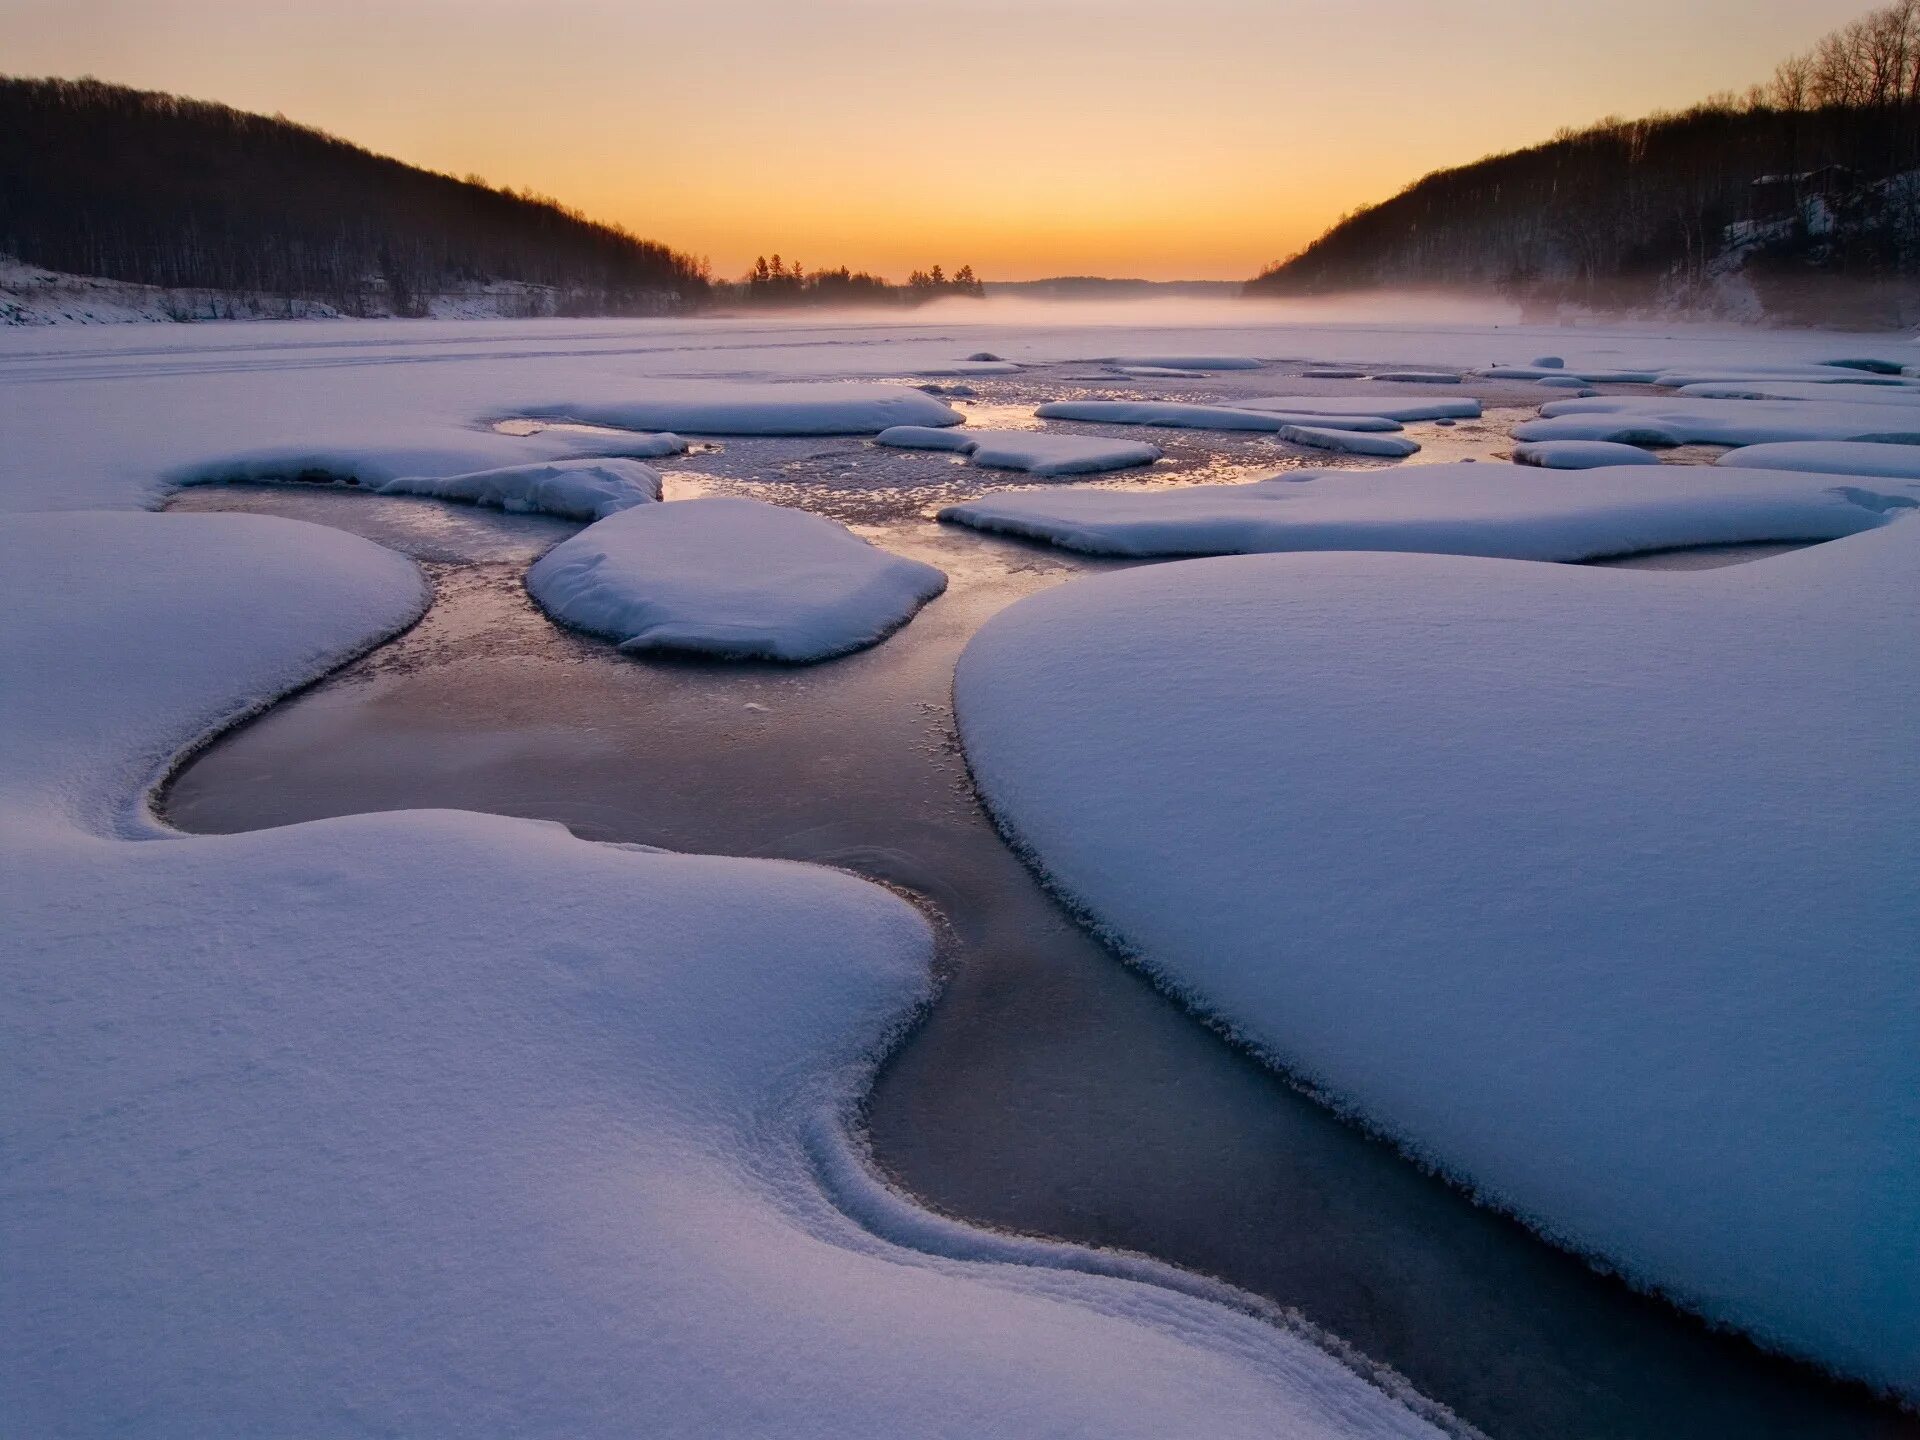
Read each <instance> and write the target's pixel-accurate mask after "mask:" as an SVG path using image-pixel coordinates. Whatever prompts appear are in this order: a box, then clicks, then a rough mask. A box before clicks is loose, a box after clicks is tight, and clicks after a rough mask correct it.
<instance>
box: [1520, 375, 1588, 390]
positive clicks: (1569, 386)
mask: <svg viewBox="0 0 1920 1440" xmlns="http://www.w3.org/2000/svg"><path fill="white" fill-rule="evenodd" d="M1534 383H1535V384H1539V385H1545V386H1547V387H1548V388H1549V389H1552V390H1577V391H1579V392H1580V393H1581V394H1582V395H1591V394H1592V393H1593V391H1591V390H1589V389H1588V388H1587V382H1586V381H1584V380H1582V379H1581V378H1580V377H1579V376H1577V375H1542V376H1541V377H1540V378H1539V380H1537V381H1535V382H1534Z"/></svg>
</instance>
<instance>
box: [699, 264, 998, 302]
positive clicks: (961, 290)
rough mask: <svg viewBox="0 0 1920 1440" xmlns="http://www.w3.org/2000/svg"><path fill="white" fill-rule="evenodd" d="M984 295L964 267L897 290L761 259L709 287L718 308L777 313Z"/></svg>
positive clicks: (865, 278) (853, 273)
mask: <svg viewBox="0 0 1920 1440" xmlns="http://www.w3.org/2000/svg"><path fill="white" fill-rule="evenodd" d="M985 294H986V290H985V288H984V287H983V286H982V285H981V283H980V281H979V280H977V279H975V278H974V274H973V267H972V266H971V265H962V266H961V267H960V268H959V269H958V270H956V271H954V272H953V274H952V275H948V274H947V273H946V272H945V271H944V270H942V269H941V268H940V267H939V266H938V265H935V266H934V267H933V268H932V269H931V270H916V271H914V272H913V273H912V274H911V275H909V276H908V277H907V283H906V284H904V285H895V284H893V283H891V282H890V281H887V280H883V279H882V278H881V277H880V276H878V275H870V274H868V273H867V272H866V271H864V270H849V269H848V268H847V267H846V266H844V265H842V266H841V267H840V268H839V269H838V270H808V269H807V268H806V267H805V266H803V265H802V264H801V263H800V262H799V261H798V260H795V261H793V262H791V263H788V262H787V261H784V260H782V259H781V258H780V257H779V256H778V255H774V256H772V257H771V258H769V257H767V256H765V255H762V256H760V257H759V258H758V259H757V260H755V261H754V262H753V269H751V270H749V271H748V272H747V273H746V274H745V275H743V276H741V277H740V280H739V281H738V282H737V283H733V284H729V283H727V282H725V281H719V282H716V283H715V284H714V285H713V289H712V295H713V299H714V300H715V302H716V303H720V304H734V305H746V306H752V307H755V308H760V307H772V308H778V307H782V306H791V305H923V304H925V303H926V302H927V301H929V300H938V299H940V298H942V297H943V296H948V295H961V296H966V297H968V298H971V299H975V300H978V299H981V298H983V297H984V296H985Z"/></svg>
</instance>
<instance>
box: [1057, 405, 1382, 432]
mask: <svg viewBox="0 0 1920 1440" xmlns="http://www.w3.org/2000/svg"><path fill="white" fill-rule="evenodd" d="M1033 413H1034V414H1035V415H1038V416H1039V417H1040V418H1041V419H1042V420H1090V421H1094V422H1097V423H1100V424H1106V425H1167V426H1171V427H1175V428H1179V429H1185V430H1264V431H1268V432H1272V431H1277V430H1283V429H1285V428H1286V427H1287V426H1289V425H1295V424H1304V425H1319V426H1322V427H1324V428H1332V427H1334V426H1338V427H1339V428H1340V429H1343V430H1398V429H1399V428H1400V422H1399V421H1397V420H1389V419H1386V418H1384V417H1382V416H1378V415H1368V414H1364V413H1355V414H1342V415H1334V414H1327V415H1316V414H1314V413H1313V412H1312V411H1309V410H1302V411H1299V412H1298V413H1296V414H1274V413H1272V412H1270V411H1266V410H1255V409H1253V408H1251V407H1250V406H1244V405H1241V406H1235V405H1189V404H1185V403H1182V402H1181V401H1178V400H1053V401H1049V402H1048V403H1047V404H1045V405H1042V406H1040V407H1039V408H1037V409H1036V410H1035V411H1034V412H1033Z"/></svg>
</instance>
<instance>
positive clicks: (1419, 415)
mask: <svg viewBox="0 0 1920 1440" xmlns="http://www.w3.org/2000/svg"><path fill="white" fill-rule="evenodd" d="M1376 378H1378V377H1376ZM1233 403H1234V404H1235V405H1237V406H1239V407H1240V408H1241V409H1243V410H1274V411H1279V412H1282V413H1285V414H1292V415H1316V416H1321V417H1325V416H1329V415H1374V416H1380V417H1383V418H1385V419H1388V420H1439V419H1442V418H1446V419H1453V420H1477V419H1479V418H1480V402H1479V401H1478V400H1467V399H1461V400H1431V399H1429V400H1389V399H1386V398H1384V397H1375V396H1372V395H1263V396H1260V397H1259V398H1257V399H1252V400H1236V401H1234V402H1233ZM1314 423H1316V424H1321V425H1324V424H1327V423H1328V422H1327V421H1326V419H1325V418H1322V419H1320V420H1318V421H1315V422H1314Z"/></svg>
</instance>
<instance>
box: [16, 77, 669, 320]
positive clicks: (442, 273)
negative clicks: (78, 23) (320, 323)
mask: <svg viewBox="0 0 1920 1440" xmlns="http://www.w3.org/2000/svg"><path fill="white" fill-rule="evenodd" d="M0 253H10V254H13V255H16V256H18V257H19V258H20V259H22V260H25V261H27V262H29V263H31V264H35V265H40V266H44V267H46V268H48V269H51V270H61V271H68V272H72V273H75V274H81V275H99V276H106V277H109V278H111V279H116V280H130V281H137V282H140V283H142V284H148V285H160V286H166V287H170V288H181V289H197V290H219V291H228V292H238V293H244V294H257V295H271V296H278V297H290V298H298V299H303V300H308V301H314V302H318V303H321V304H325V305H328V306H331V307H333V308H335V309H338V310H340V311H343V312H345V313H347V314H355V315H362V314H394V315H418V314H424V313H425V312H426V309H427V306H428V304H429V301H430V299H431V297H433V296H434V295H436V294H445V293H449V292H455V293H458V292H471V291H472V290H473V289H474V288H476V287H478V286H480V285H482V284H485V283H487V282H493V281H512V282H520V285H521V286H522V287H525V288H523V289H521V290H519V291H517V292H516V295H515V298H514V301H513V303H515V304H518V305H519V306H521V307H522V309H523V310H524V312H525V313H535V314H538V313H565V314H589V313H591V314H651V313H659V312H662V311H668V310H674V309H678V308H681V307H683V306H685V305H687V304H689V303H691V302H694V301H697V300H700V299H702V298H704V296H705V293H706V288H707V282H706V276H705V273H704V267H703V266H702V265H701V264H700V263H698V262H696V261H694V260H691V259H689V258H688V257H687V256H684V255H680V254H677V253H675V252H674V251H672V250H670V249H668V248H667V247H665V246H663V245H658V244H655V243H653V242H652V241H648V240H642V239H640V238H639V237H638V236H636V235H633V234H631V233H629V232H628V231H626V230H624V229H622V228H620V227H618V226H611V225H601V224H597V223H594V222H592V221H590V220H588V219H586V218H585V217H584V216H582V215H580V214H579V213H577V212H575V211H572V210H569V209H566V208H565V207H563V206H561V205H560V204H558V203H557V202H555V201H552V200H549V199H545V198H542V197H539V196H536V195H533V194H531V193H519V194H516V193H514V192H512V191H508V190H498V189H493V188H491V187H489V186H488V185H486V184H485V182H483V181H479V180H478V179H477V178H469V179H467V180H457V179H455V178H453V177H452V176H449V175H440V174H436V173H434V172H433V171H429V170H421V169H417V168H415V167H414V166H411V165H406V164H403V163H401V162H400V161H398V160H392V159H388V158H386V157H384V156H380V155H375V154H373V153H372V152H371V151H367V150H363V149H361V148H360V147H359V146H357V145H351V144H348V143H347V142H346V141H343V140H339V139H336V138H334V137H333V136H331V135H327V134H325V133H323V132H321V131H319V130H314V129H309V128H308V127H306V126H303V125H296V124H293V123H291V122H289V121H287V120H285V119H282V118H280V117H277V116H276V117H272V118H269V117H267V116H262V115H250V114H247V113H245V112H243V111H239V110H234V109H230V108H229V107H227V106H225V105H216V104H209V103H207V102H204V101H198V100H186V99H181V98H179V97H177V96H173V95H165V94H160V93H156V92H151V91H141V90H131V89H127V88H125V87H123V86H119V85H108V84H103V83H101V82H100V81H96V80H23V79H12V78H7V77H0Z"/></svg>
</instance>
